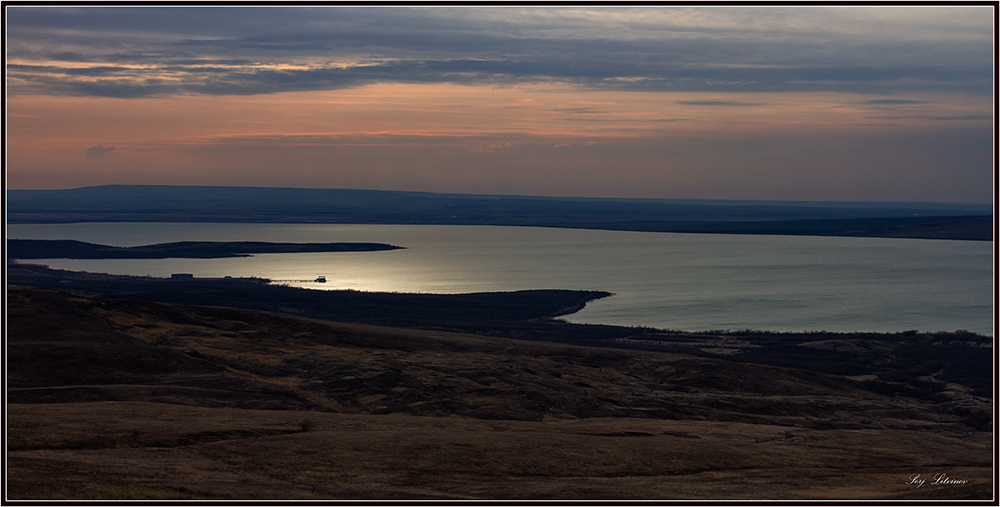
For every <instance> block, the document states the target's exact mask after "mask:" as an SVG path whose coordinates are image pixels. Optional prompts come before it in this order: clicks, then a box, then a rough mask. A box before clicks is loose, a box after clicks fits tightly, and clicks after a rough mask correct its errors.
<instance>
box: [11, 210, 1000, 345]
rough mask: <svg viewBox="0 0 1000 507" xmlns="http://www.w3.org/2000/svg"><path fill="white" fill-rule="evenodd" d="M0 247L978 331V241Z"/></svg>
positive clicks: (97, 238)
mask: <svg viewBox="0 0 1000 507" xmlns="http://www.w3.org/2000/svg"><path fill="white" fill-rule="evenodd" d="M7 235H8V237H9V238H21V239H76V240H81V241H88V242H93V243H101V244H107V245H116V246H135V245H145V244H153V243H164V242H172V241H199V240H200V241H276V242H333V241H373V242H380V243H390V244H394V245H399V246H403V247H406V249H405V250H393V251H386V252H336V253H305V254H265V255H257V256H254V257H249V258H234V259H209V260H205V259H159V260H69V259H46V260H38V261H31V262H38V263H43V264H50V265H52V266H53V267H56V268H62V269H74V270H84V271H96V272H107V273H117V274H132V275H152V276H164V277H165V276H170V274H171V273H193V274H194V275H195V276H197V277H222V276H227V275H228V276H237V277H238V276H260V277H265V278H270V279H272V280H305V279H314V278H316V276H318V275H324V276H326V278H327V280H328V281H329V282H328V283H326V284H318V283H298V282H290V283H289V285H295V286H299V287H307V288H314V289H345V288H351V289H357V290H365V291H396V292H425V293H426V292H430V293H462V292H481V291H508V290H521V289H586V290H605V291H609V292H614V293H615V294H616V295H615V296H614V297H611V298H606V299H601V300H598V301H594V302H591V303H590V304H589V305H588V306H587V308H585V309H584V310H583V311H581V312H578V313H576V314H573V315H571V316H568V317H567V318H566V319H567V320H569V321H571V322H585V323H602V324H616V325H637V326H649V327H657V328H666V329H683V330H711V329H762V330H777V331H809V330H828V331H902V330H907V329H918V330H922V331H940V330H947V331H952V330H956V329H966V330H969V331H974V332H977V333H982V334H988V335H992V334H993V258H992V243H991V242H975V241H937V240H913V239H885V238H826V237H802V236H754V235H714V234H666V233H644V232H623V231H593V230H574V229H549V228H534V227H491V226H447V225H326V224H324V225H313V224H189V223H84V224H52V225H9V226H8V233H7Z"/></svg>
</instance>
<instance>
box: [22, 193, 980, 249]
mask: <svg viewBox="0 0 1000 507" xmlns="http://www.w3.org/2000/svg"><path fill="white" fill-rule="evenodd" d="M991 215H992V205H991V204H962V203H877V202H808V201H801V202H800V201H736V200H733V201H727V200H704V199H702V200H700V199H612V198H579V197H533V196H503V195H476V194H435V193H425V192H398V191H380V190H350V189H304V188H263V187H208V186H152V185H106V186H98V187H85V188H77V189H69V190H8V191H7V220H8V222H9V223H67V222H84V221H91V222H95V221H100V222H137V221H146V222H160V221H163V222H259V223H382V224H458V225H521V226H543V227H583V228H592V229H620V230H638V231H660V232H698V233H700V232H708V233H740V234H743V233H749V234H822V235H834V236H840V235H851V236H858V235H860V236H884V235H888V236H897V237H917V238H921V237H934V238H940V239H980V240H981V239H984V238H991V237H992V235H991V232H992V230H991V227H990V223H989V222H990V220H989V216H991ZM940 217H955V218H954V219H953V220H952V221H951V222H942V220H941V218H940ZM958 217H974V218H973V219H970V221H962V220H959V219H958ZM870 219H880V220H881V221H876V222H864V220H870ZM845 220H861V221H862V222H853V223H851V222H837V221H845ZM924 220H926V222H925V221H924ZM784 221H799V222H802V223H796V224H780V223H774V224H759V223H758V222H784ZM806 222H810V223H806ZM928 234H929V236H928Z"/></svg>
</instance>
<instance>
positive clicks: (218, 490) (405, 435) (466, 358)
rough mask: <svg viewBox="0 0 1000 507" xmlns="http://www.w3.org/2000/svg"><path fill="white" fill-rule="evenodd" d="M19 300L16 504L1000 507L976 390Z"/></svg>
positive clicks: (31, 295) (41, 297) (148, 308)
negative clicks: (833, 502)
mask: <svg viewBox="0 0 1000 507" xmlns="http://www.w3.org/2000/svg"><path fill="white" fill-rule="evenodd" d="M7 298H8V301H7V303H8V308H7V337H6V338H7V372H6V373H7V376H6V382H7V384H6V401H7V405H6V409H7V420H6V437H7V441H6V443H7V449H6V452H7V483H6V488H7V490H6V497H5V498H6V500H7V501H8V502H12V503H17V501H26V500H52V499H81V500H109V499H164V500H182V499H200V500H206V499H222V500H249V499H280V500H330V499H345V500H352V499H353V500H356V499H387V500H391V499H430V500H475V499H534V500H538V499H563V500H580V499H650V500H665V499H666V500H669V499H680V500H695V499H736V500H739V499H747V500H778V499H788V500H820V499H837V500H844V499H861V500H875V499H897V500H917V499H937V500H941V499H953V500H969V499H975V500H981V501H985V502H979V503H988V502H989V501H990V500H991V499H992V498H993V495H994V487H995V486H994V469H993V456H994V455H993V443H994V436H993V433H992V428H989V429H985V430H984V429H983V428H982V427H981V426H977V425H976V424H971V423H970V422H969V418H968V417H967V416H966V415H967V414H968V413H969V410H972V409H976V410H980V412H982V411H986V413H990V412H992V405H991V400H988V399H985V398H981V397H976V396H972V395H971V394H968V391H969V390H968V389H966V388H965V387H963V386H962V385H958V384H952V385H949V386H948V392H949V393H950V395H949V396H950V397H949V398H948V400H949V401H948V402H947V403H943V402H941V401H940V399H930V398H927V397H921V396H916V395H907V394H906V392H895V393H892V392H889V393H883V392H877V391H875V390H871V389H869V388H868V387H866V386H867V384H865V383H864V382H863V381H862V380H861V379H858V378H855V377H848V376H842V375H833V374H823V373H817V372H813V371H808V370H805V369H794V368H787V367H778V366H768V365H763V364H751V363H746V362H736V361H730V360H726V359H724V358H718V357H705V356H696V355H689V354H681V353H671V352H656V351H642V350H627V349H615V348H597V347H593V348H591V347H583V346H575V345H568V344H562V343H545V342H538V341H518V340H513V339H508V338H497V337H488V336H481V335H472V334H461V333H454V332H446V331H436V330H428V329H401V328H390V327H378V326H371V325H362V324H349V323H337V322H331V321H325V320H318V319H309V318H304V317H296V316H289V315H283V314H277V313H269V312H261V311H252V310H239V309H231V308H216V307H194V306H182V305H172V304H161V303H152V302H136V301H127V300H111V299H96V298H88V297H82V296H73V295H68V294H65V293H62V292H56V291H42V290H26V289H18V288H10V287H9V288H8V290H7ZM984 353H989V352H988V351H987V350H984ZM956 400H957V401H956ZM959 405H960V406H962V407H965V409H964V410H965V411H964V412H963V411H962V410H957V409H956V408H955V407H956V406H959ZM963 414H966V415H963ZM940 474H945V475H946V476H947V477H948V481H947V483H944V484H932V483H933V482H934V478H935V476H937V477H939V478H942V477H943V476H942V475H940ZM917 476H919V478H920V479H923V480H925V481H926V482H925V483H923V484H922V485H920V484H918V483H917V482H916V481H914V480H912V479H914V478H916V477H917Z"/></svg>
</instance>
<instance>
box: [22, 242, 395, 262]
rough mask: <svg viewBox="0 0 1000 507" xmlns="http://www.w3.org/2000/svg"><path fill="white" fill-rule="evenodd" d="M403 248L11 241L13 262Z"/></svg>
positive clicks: (212, 257)
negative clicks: (135, 244)
mask: <svg viewBox="0 0 1000 507" xmlns="http://www.w3.org/2000/svg"><path fill="white" fill-rule="evenodd" d="M400 248H403V247H400V246H394V245H387V244H384V243H267V242H263V241H181V242H177V243H160V244H156V245H145V246H133V247H118V246H108V245H97V244H94V243H85V242H83V241H74V240H42V239H9V240H7V257H8V258H11V259H167V258H182V259H216V258H224V257H248V256H250V255H253V254H264V253H302V252H372V251H379V250H396V249H400Z"/></svg>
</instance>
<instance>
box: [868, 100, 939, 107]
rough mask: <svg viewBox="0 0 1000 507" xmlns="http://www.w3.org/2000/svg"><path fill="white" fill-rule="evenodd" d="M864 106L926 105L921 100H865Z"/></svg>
mask: <svg viewBox="0 0 1000 507" xmlns="http://www.w3.org/2000/svg"><path fill="white" fill-rule="evenodd" d="M863 103H864V104H872V105H881V106H891V105H897V104H926V103H927V102H926V101H923V100H908V99H875V100H866V101H864V102H863Z"/></svg>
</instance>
